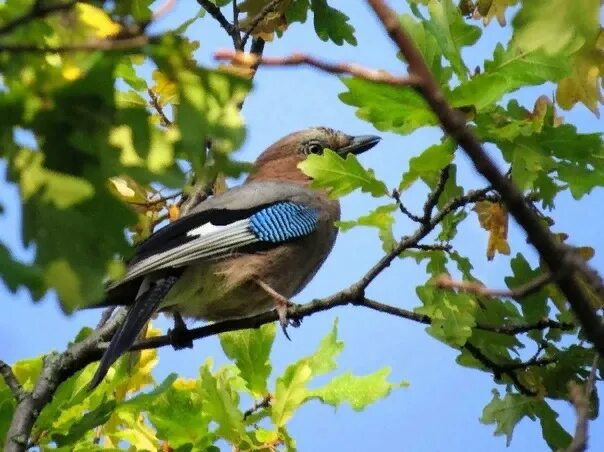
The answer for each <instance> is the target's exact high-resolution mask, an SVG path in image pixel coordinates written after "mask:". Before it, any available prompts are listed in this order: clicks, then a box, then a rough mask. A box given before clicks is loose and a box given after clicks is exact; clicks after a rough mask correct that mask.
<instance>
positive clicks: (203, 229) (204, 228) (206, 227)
mask: <svg viewBox="0 0 604 452" xmlns="http://www.w3.org/2000/svg"><path fill="white" fill-rule="evenodd" d="M225 227H226V226H216V225H214V224H212V223H206V224H202V225H201V226H198V227H196V228H195V229H191V230H190V231H189V232H187V235H188V236H192V235H198V236H202V235H207V234H209V233H211V232H214V231H220V230H221V229H224V228H225Z"/></svg>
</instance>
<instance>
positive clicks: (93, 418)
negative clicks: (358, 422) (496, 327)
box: [0, 322, 405, 450]
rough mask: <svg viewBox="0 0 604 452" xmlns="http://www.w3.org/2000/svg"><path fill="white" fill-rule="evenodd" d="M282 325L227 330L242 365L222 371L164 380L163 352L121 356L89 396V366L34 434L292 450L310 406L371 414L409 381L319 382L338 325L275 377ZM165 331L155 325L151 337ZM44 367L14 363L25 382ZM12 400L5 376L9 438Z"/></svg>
mask: <svg viewBox="0 0 604 452" xmlns="http://www.w3.org/2000/svg"><path fill="white" fill-rule="evenodd" d="M275 330H276V326H275V324H269V325H264V326H263V327H261V328H259V329H256V330H241V331H236V332H232V333H224V334H222V335H221V336H220V341H221V344H222V347H223V350H224V352H225V353H226V354H227V356H229V357H230V358H232V359H233V361H234V363H233V364H230V365H226V366H222V367H220V368H218V369H216V370H214V369H213V367H214V366H213V364H212V361H211V360H207V361H206V362H205V363H204V364H202V366H201V367H200V369H199V375H198V376H197V377H196V378H182V377H177V376H176V374H171V375H169V376H168V377H167V378H166V379H165V380H164V381H163V382H161V383H160V384H155V382H154V380H153V377H152V375H151V372H152V370H153V368H154V367H155V365H156V364H157V362H158V358H157V351H155V350H145V351H143V352H142V353H140V355H139V356H138V358H137V359H136V361H134V362H133V360H132V359H131V358H129V357H123V358H121V359H120V362H119V363H118V364H117V367H116V370H115V371H114V372H112V373H111V374H110V375H109V377H108V378H107V379H106V380H105V381H104V382H103V383H102V384H101V386H100V387H99V388H97V389H96V390H95V391H94V392H93V393H88V392H87V391H86V384H87V383H88V381H89V380H90V378H92V375H93V373H94V370H95V366H96V365H94V364H93V365H90V366H88V367H86V368H85V369H83V370H82V371H80V372H78V373H76V374H75V375H73V376H72V377H70V378H69V379H68V380H67V381H66V382H65V383H63V384H62V385H61V388H60V389H59V391H58V392H57V393H56V395H55V397H54V398H53V400H52V402H51V403H50V404H49V405H47V406H46V407H45V409H44V410H43V411H42V413H41V414H40V417H39V419H38V422H37V424H36V427H35V429H34V431H33V436H34V437H35V438H38V441H37V443H38V444H39V445H40V446H41V447H43V448H47V447H51V446H53V445H54V446H56V447H68V448H69V449H70V450H91V449H89V448H90V447H92V444H97V446H95V447H97V448H99V449H101V448H117V447H123V445H124V444H128V445H130V446H131V447H133V448H134V449H135V450H143V449H146V450H159V449H161V448H164V449H166V448H168V447H170V448H172V449H173V450H218V449H217V447H218V446H217V445H216V444H217V443H219V442H220V441H227V442H228V443H230V444H232V445H233V447H236V448H237V449H239V450H273V449H275V448H276V447H277V446H279V445H282V444H285V445H287V447H288V448H290V449H293V448H295V441H294V440H293V439H292V438H291V437H290V435H289V433H288V429H287V425H288V422H289V421H290V420H291V419H292V417H293V416H294V415H295V414H296V412H298V410H300V409H303V405H305V404H306V403H309V402H313V401H317V402H320V403H324V404H328V405H333V406H335V407H338V406H340V405H342V404H345V403H346V404H349V405H350V406H351V407H352V408H353V409H354V410H356V411H362V410H363V409H364V408H365V407H367V406H368V405H370V404H372V403H374V402H375V401H377V400H379V399H381V398H383V397H386V396H387V395H388V394H389V393H390V391H392V390H394V389H397V388H400V387H401V386H402V385H405V383H391V382H390V381H388V374H389V373H390V371H389V370H388V369H387V368H385V369H382V370H378V371H376V372H374V373H371V374H369V375H354V374H352V373H351V372H346V373H343V374H340V375H336V376H335V377H333V379H331V380H330V381H328V382H327V383H325V384H322V385H319V386H317V384H316V383H315V382H314V380H315V378H316V377H318V376H321V375H324V374H330V373H333V372H334V370H335V369H336V367H337V363H336V359H337V357H338V355H339V354H340V353H341V352H342V350H343V347H344V344H343V343H342V342H341V341H340V340H338V333H337V322H336V323H334V325H333V328H332V330H331V332H330V333H329V334H328V335H327V336H325V338H323V340H322V341H321V343H320V344H319V346H318V347H317V349H316V350H315V352H314V353H312V354H311V355H309V356H306V357H303V358H301V359H299V360H298V361H296V362H294V363H292V364H290V365H289V366H288V367H287V368H286V369H285V371H284V372H283V373H282V374H281V375H278V376H276V377H275V378H270V377H271V374H272V366H271V363H270V352H271V348H272V345H273V342H274V339H275ZM156 334H158V331H157V330H154V329H152V328H150V329H149V330H148V333H147V336H152V335H156ZM41 365H42V358H35V359H33V360H26V361H20V362H17V363H15V365H14V366H13V368H14V371H15V374H16V376H17V378H18V379H19V381H20V382H21V383H22V384H23V385H24V386H25V387H26V388H31V387H32V384H33V383H34V381H35V380H36V378H37V377H38V374H39V371H40V367H41ZM150 387H151V390H150V391H146V392H141V390H147V389H149V388H150ZM12 401H13V399H12V394H11V393H10V391H9V390H8V388H7V387H6V386H5V384H4V382H3V381H1V382H0V427H2V429H1V430H0V441H2V442H4V439H5V437H4V436H5V434H6V428H7V426H8V422H9V421H10V419H11V417H12V414H13V410H14V406H13V403H12ZM246 407H247V408H248V409H246Z"/></svg>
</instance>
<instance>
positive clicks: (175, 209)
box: [168, 204, 180, 221]
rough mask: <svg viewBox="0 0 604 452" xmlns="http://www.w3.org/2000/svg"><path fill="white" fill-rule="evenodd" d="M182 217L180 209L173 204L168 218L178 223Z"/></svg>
mask: <svg viewBox="0 0 604 452" xmlns="http://www.w3.org/2000/svg"><path fill="white" fill-rule="evenodd" d="M178 217H180V208H179V207H178V206H177V205H176V204H172V205H171V206H170V208H169V209H168V218H169V220H170V221H176V220H178Z"/></svg>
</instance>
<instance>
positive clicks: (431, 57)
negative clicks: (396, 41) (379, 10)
mask: <svg viewBox="0 0 604 452" xmlns="http://www.w3.org/2000/svg"><path fill="white" fill-rule="evenodd" d="M400 21H401V24H402V26H403V28H404V29H405V31H406V32H407V33H408V34H409V36H410V37H411V39H412V40H413V43H414V44H415V47H417V50H419V52H420V53H421V54H422V57H423V58H424V61H425V62H426V64H427V65H428V67H429V68H430V72H431V73H432V75H433V76H434V77H435V78H436V80H438V82H439V84H440V85H441V87H447V88H448V86H447V82H448V81H449V80H450V79H451V75H452V73H453V70H452V69H451V68H450V67H444V66H443V53H442V50H441V47H440V45H439V43H438V39H437V38H436V36H435V35H434V34H433V33H432V32H431V31H430V30H428V29H427V27H426V24H425V22H423V21H421V22H418V21H417V20H416V19H415V18H413V17H411V16H409V15H406V14H404V15H402V16H401V17H400Z"/></svg>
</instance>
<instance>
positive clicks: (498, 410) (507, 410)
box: [480, 389, 535, 447]
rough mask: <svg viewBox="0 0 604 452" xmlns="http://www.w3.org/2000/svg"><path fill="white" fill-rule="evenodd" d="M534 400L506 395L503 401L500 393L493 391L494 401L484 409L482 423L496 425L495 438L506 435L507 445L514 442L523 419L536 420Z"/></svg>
mask: <svg viewBox="0 0 604 452" xmlns="http://www.w3.org/2000/svg"><path fill="white" fill-rule="evenodd" d="M533 403H534V401H533V399H532V398H529V397H526V396H523V395H521V394H509V393H508V394H506V395H505V397H504V398H503V399H501V398H499V392H498V391H497V390H495V389H494V390H493V400H491V402H489V404H488V405H487V406H485V407H484V410H483V412H482V417H481V418H480V422H482V423H483V424H487V425H488V424H495V425H496V428H495V436H499V435H505V436H506V445H507V446H508V447H509V445H510V443H511V442H512V434H513V433H514V428H515V427H516V424H518V422H520V421H521V420H522V418H523V417H525V416H528V417H530V418H531V419H535V417H534V414H533V412H532V405H533Z"/></svg>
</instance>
